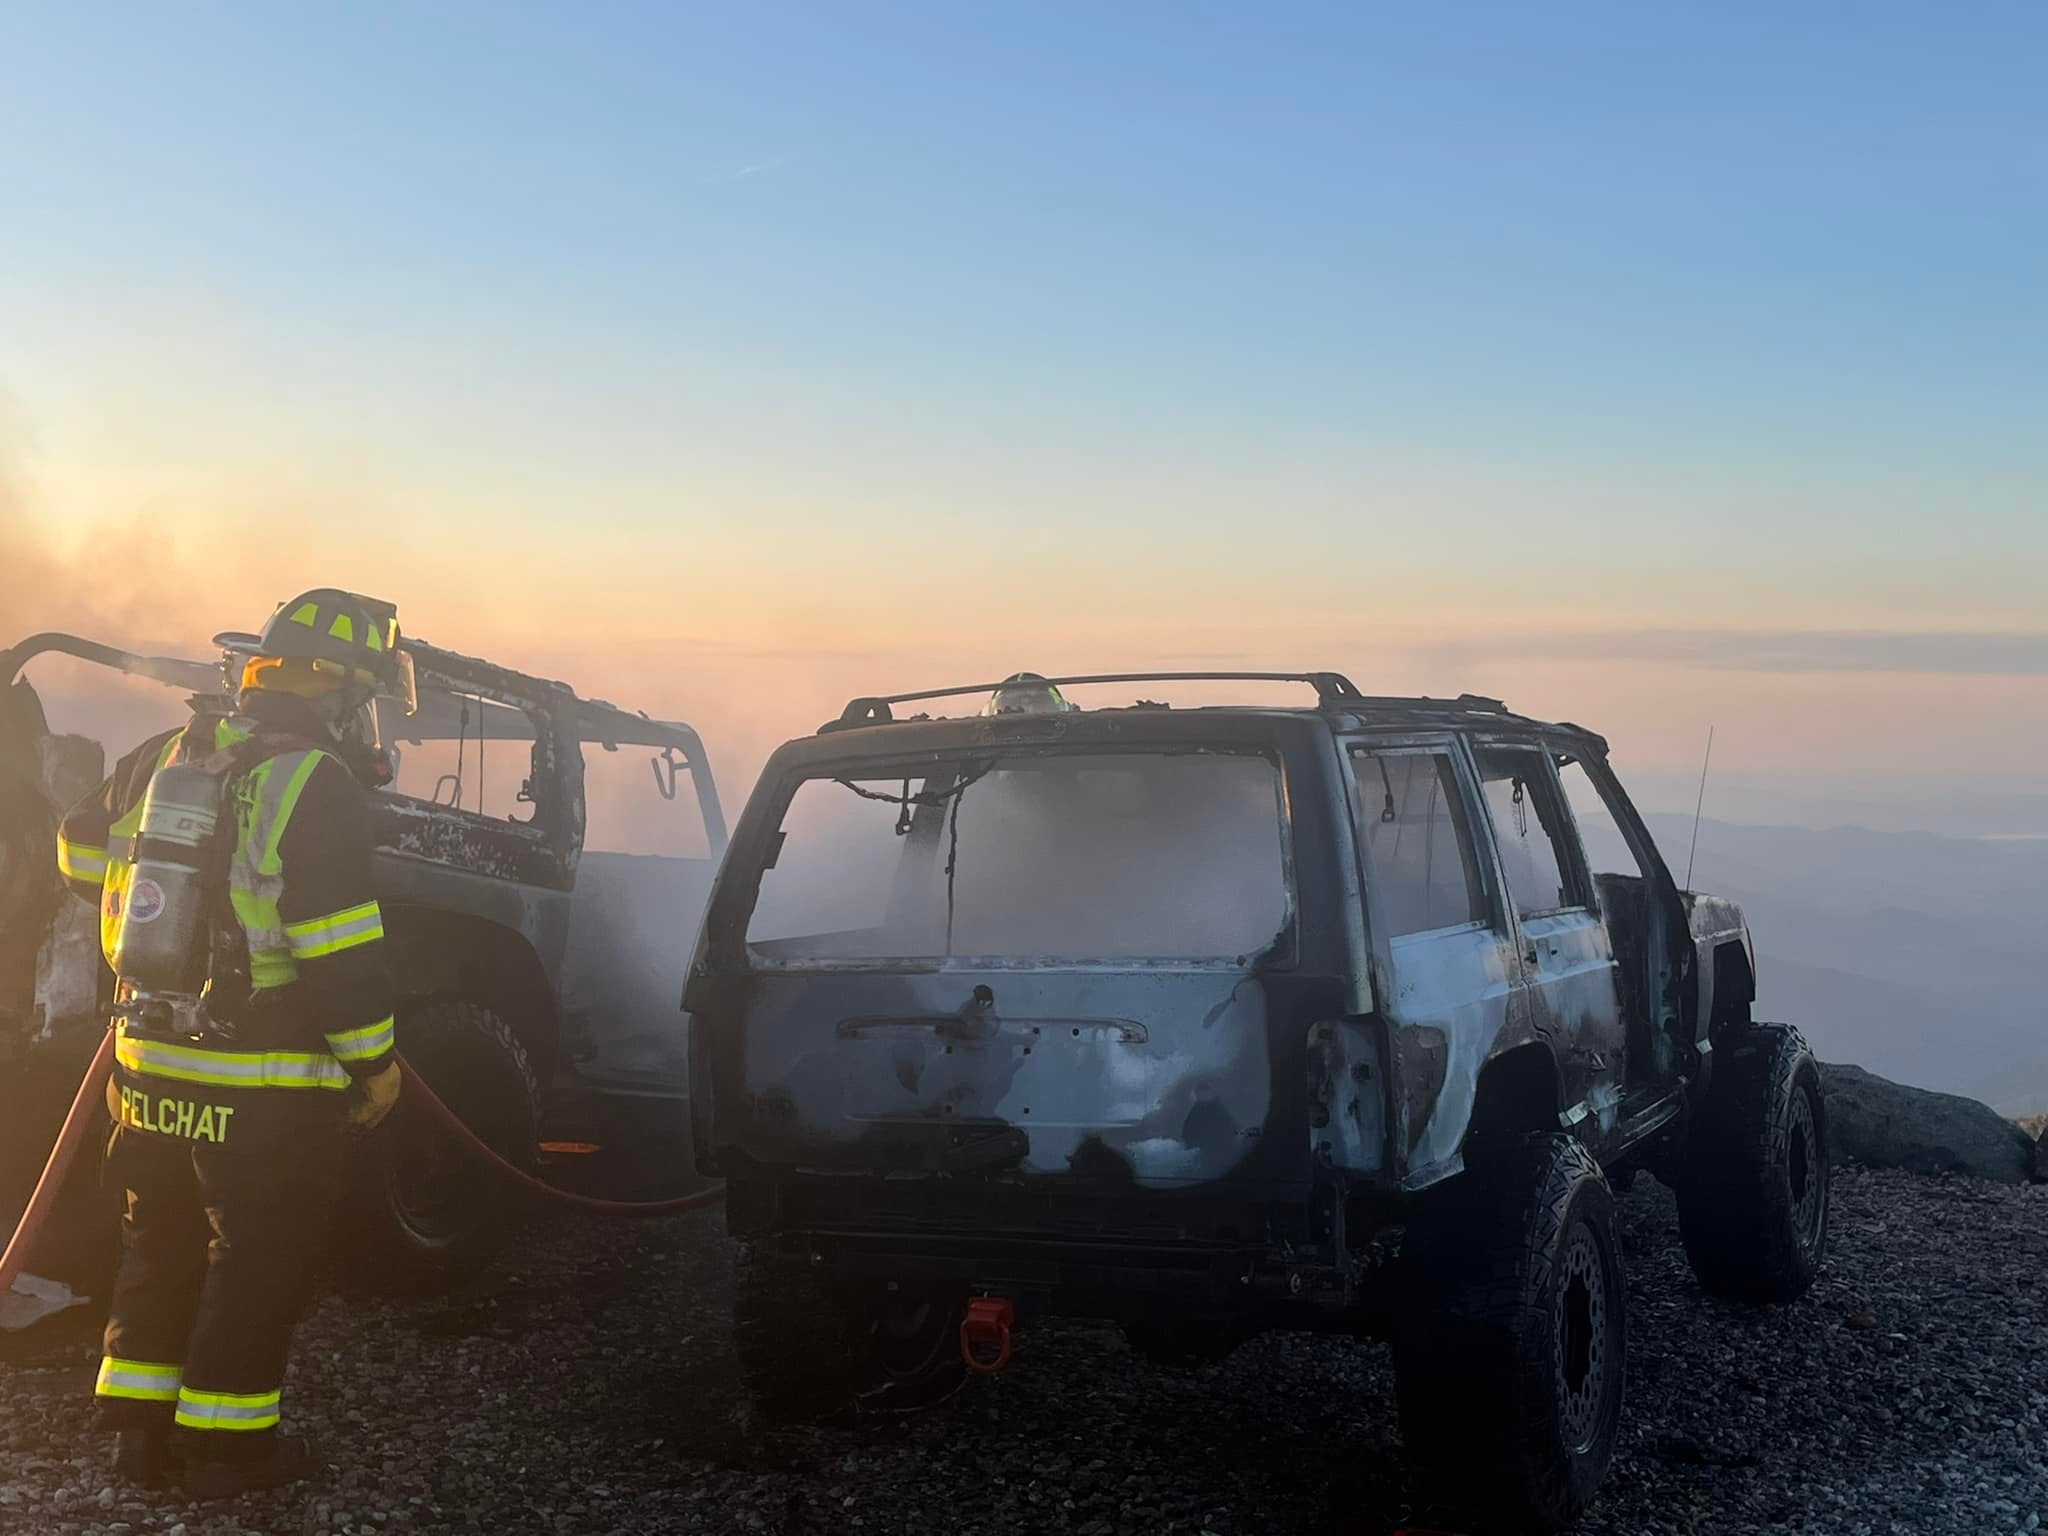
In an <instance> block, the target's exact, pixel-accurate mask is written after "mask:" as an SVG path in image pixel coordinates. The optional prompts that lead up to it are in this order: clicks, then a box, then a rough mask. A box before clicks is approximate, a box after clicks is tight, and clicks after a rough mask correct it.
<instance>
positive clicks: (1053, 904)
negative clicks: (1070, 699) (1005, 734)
mask: <svg viewBox="0 0 2048 1536" xmlns="http://www.w3.org/2000/svg"><path fill="white" fill-rule="evenodd" d="M908 782H909V786H910V790H911V793H912V794H913V796H915V797H918V798H919V799H921V800H922V801H923V803H922V804H916V805H914V806H913V808H912V810H911V812H910V814H909V815H908V817H907V818H906V817H905V815H904V812H903V810H902V807H901V806H900V805H899V804H894V803H891V801H890V797H895V796H899V795H901V794H902V792H903V784H904V781H903V780H900V779H899V780H891V779H888V778H886V777H882V776H877V777H874V778H871V779H864V780H863V781H862V782H861V783H860V784H859V785H858V791H865V794H862V793H859V792H857V791H856V790H855V789H850V788H848V787H847V786H846V785H845V784H842V783H839V782H836V781H834V780H829V779H819V780H811V781H808V782H806V783H805V784H803V785H802V786H801V787H800V788H799V789H798V792H797V794H796V797H795V798H794V800H793V801H792V802H791V805H790V808H789V812H788V814H787V815H786V816H785V818H784V821H783V831H784V834H785V841H784V844H783V847H782V850H781V853H780V856H779V857H778V859H777V862H776V865H775V867H774V868H773V869H772V870H770V871H768V873H767V874H766V875H765V876H764V878H763V881H762V888H761V901H760V904H759V907H758V908H757V910H756V912H755V917H754V923H753V925H752V927H751V929H750V932H749V938H750V941H752V942H754V943H757V944H759V945H760V946H761V947H762V948H763V949H764V951H765V952H767V953H769V954H771V955H774V956H777V957H780V958H784V959H801V958H823V957H836V958H862V959H884V958H903V957H934V956H940V955H948V954H951V955H1000V956H1006V957H1061V958H1068V959H1131V958H1172V959H1198V960H1209V959H1228V958H1233V957H1240V956H1249V955H1253V954H1257V953H1259V952H1260V951H1262V950H1264V949H1266V948H1267V947H1268V946H1269V945H1270V944H1271V943H1272V942H1273V940H1274V938H1275V936H1276V935H1277V934H1278V933H1279V931H1280V930H1281V929H1282V927H1283V926H1284V925H1285V923H1286V920H1287V914H1288V911H1289V901H1288V895H1287V889H1286V884H1285V857H1284V854H1283V851H1282V829H1283V821H1282V814H1283V813H1282V810H1281V801H1280V795H1279V784H1278V773H1277V770H1276V769H1275V768H1274V766H1273V765H1272V764H1271V763H1269V762H1268V761H1266V760H1265V759H1264V758H1261V757H1255V756H1228V755H1220V754H1208V753H1186V752H1183V753H1177V754H1171V755H1169V754H1164V753H1152V754H1147V753H1140V752H1135V751H1134V752H1123V753H1114V754H1085V755H1074V754H1055V755H1050V756H1026V755H1016V756H1010V757H1003V758H997V759H995V760H993V761H992V762H980V763H968V764H963V765H962V768H961V771H960V773H959V775H958V777H955V775H954V774H953V773H950V772H947V773H941V774H936V775H933V776H932V777H930V778H923V779H920V778H916V777H913V778H912V779H910V780H909V781H908ZM871 797H874V798H871ZM899 829H900V830H899Z"/></svg>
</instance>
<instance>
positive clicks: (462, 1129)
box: [398, 1056, 725, 1219]
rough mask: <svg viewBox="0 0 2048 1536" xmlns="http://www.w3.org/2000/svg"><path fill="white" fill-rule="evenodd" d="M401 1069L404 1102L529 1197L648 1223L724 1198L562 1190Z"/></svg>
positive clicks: (402, 1062)
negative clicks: (623, 1196)
mask: <svg viewBox="0 0 2048 1536" xmlns="http://www.w3.org/2000/svg"><path fill="white" fill-rule="evenodd" d="M398 1065H399V1067H400V1068H401V1069H402V1070H403V1071H404V1073H405V1090H404V1092H403V1093H402V1094H401V1095H400V1098H401V1100H403V1099H406V1098H417V1099H418V1100H419V1102H420V1103H421V1104H423V1105H424V1106H425V1107H426V1108H427V1110H428V1111H429V1112H430V1113H431V1114H432V1115H433V1117H434V1118H435V1119H436V1120H438V1121H439V1122H440V1123H441V1126H442V1128H443V1129H444V1130H446V1131H448V1132H449V1133H450V1134H451V1135H453V1136H454V1138H455V1140H456V1142H457V1144H458V1145H460V1146H461V1147H462V1149H463V1150H464V1151H465V1152H468V1153H469V1154H470V1155H471V1156H472V1157H475V1158H477V1159H478V1160H480V1161H486V1162H488V1163H489V1164H490V1165H491V1166H492V1167H493V1168H495V1169H496V1170H497V1171H498V1172H499V1173H500V1174H502V1175H503V1176H504V1177H506V1178H508V1179H511V1180H512V1181H513V1182H514V1183H516V1184H518V1185H519V1186H520V1187H521V1188H523V1189H524V1190H526V1191H527V1192H528V1193H529V1194H533V1195H538V1196H540V1197H541V1198H542V1199H545V1200H552V1201H554V1202H555V1203H556V1204H557V1205H567V1206H572V1207H574V1208H575V1209H577V1210H579V1211H594V1212H596V1213H597V1214H598V1215H600V1216H627V1217H635V1218H640V1219H647V1218H651V1217H656V1216H680V1215H681V1214H682V1213H683V1212H685V1211H697V1210H702V1209H703V1208H704V1207H705V1206H707V1205H716V1204H717V1203H718V1202H719V1201H721V1200H723V1199H724V1198H725V1186H724V1185H723V1184H714V1185H712V1186H711V1187H710V1188H709V1189H700V1190H698V1191H697V1193H695V1194H694V1195H682V1196H679V1197H677V1198H675V1199H673V1200H602V1199H599V1198H598V1197H597V1196H596V1195H579V1194H576V1193H575V1192H574V1191H572V1190H567V1189H562V1188H559V1187H558V1186H556V1185H553V1184H550V1183H548V1182H547V1180H545V1179H537V1178H535V1177H534V1176H533V1175H532V1174H530V1173H528V1172H527V1171H526V1170H525V1169H524V1168H521V1167H519V1166H518V1165H517V1164H514V1163H509V1162H507V1161H506V1160H505V1159H504V1158H502V1157H500V1156H499V1155H498V1154H497V1153H496V1152H495V1151H493V1150H492V1149H491V1148H490V1147H489V1146H487V1145H486V1144H485V1143H484V1142H483V1141H482V1140H481V1139H480V1138H479V1137H478V1136H477V1134H476V1132H474V1131H472V1130H471V1129H470V1128H469V1127H468V1126H466V1125H464V1124H463V1123H462V1121H461V1119H460V1118H458V1117H457V1115H456V1113H455V1111H454V1110H452V1109H450V1108H449V1107H448V1106H447V1105H446V1104H443V1103H442V1102H441V1099H440V1096H439V1095H438V1094H436V1093H435V1092H434V1090H433V1089H431V1088H429V1087H428V1086H427V1085H426V1081H425V1080H424V1079H423V1078H422V1077H421V1076H420V1075H419V1073H417V1072H415V1071H414V1070H413V1067H412V1063H411V1062H409V1061H407V1060H406V1059H405V1058H404V1057H403V1056H400V1057H399V1058H398Z"/></svg>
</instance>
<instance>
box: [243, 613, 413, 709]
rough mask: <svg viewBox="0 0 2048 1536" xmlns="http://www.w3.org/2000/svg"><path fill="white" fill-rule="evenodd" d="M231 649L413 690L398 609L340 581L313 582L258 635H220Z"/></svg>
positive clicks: (385, 687) (387, 688)
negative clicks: (340, 585) (345, 588)
mask: <svg viewBox="0 0 2048 1536" xmlns="http://www.w3.org/2000/svg"><path fill="white" fill-rule="evenodd" d="M214 642H215V643H216V644H217V645H220V646H222V647H224V648H226V649H229V650H235V651H240V652H243V653H245V654H247V655H252V656H262V657H267V658H271V659H275V660H280V661H307V662H312V663H313V664H314V665H315V666H316V667H318V668H319V669H320V670H322V671H327V670H330V669H334V668H345V669H346V671H345V672H344V673H343V674H342V675H344V676H346V677H347V678H348V680H349V681H350V682H353V683H357V684H360V685H362V686H365V687H372V688H376V689H378V690H380V691H391V692H406V693H409V692H410V691H411V673H412V667H411V664H410V659H409V658H408V657H406V656H404V655H403V654H402V653H401V652H400V650H399V634H398V609H397V607H396V606H395V605H393V604H391V603H387V602H384V601H383V600H382V599H379V598H374V597H364V596H362V595H361V594H360V593H355V592H343V591H341V590H340V589H339V588H337V587H315V588H314V589H313V590H312V591H310V592H301V593H300V594H299V595H298V596H297V597H292V598H287V599H285V601H283V602H281V603H279V604H278V605H277V611H276V612H274V613H272V614H271V616H270V621H269V622H268V623H267V624H265V625H264V626H263V632H262V633H261V634H257V635H245V634H227V635H216V636H215V637H214Z"/></svg>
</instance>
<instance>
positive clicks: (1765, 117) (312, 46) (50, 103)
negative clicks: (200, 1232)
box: [0, 4, 2048, 831]
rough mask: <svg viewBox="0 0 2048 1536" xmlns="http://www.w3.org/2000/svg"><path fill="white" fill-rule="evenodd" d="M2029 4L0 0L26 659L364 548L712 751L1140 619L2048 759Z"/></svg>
mask: <svg viewBox="0 0 2048 1536" xmlns="http://www.w3.org/2000/svg"><path fill="white" fill-rule="evenodd" d="M2044 44H2048V14H2044V13H2043V12H2042V11H2041V10H2040V9H2039V8H2037V7H2030V6H2024V5H2013V6H2000V5H1984V6H1976V7H1970V8H1967V9H1966V10H1961V11H1950V12H1945V13H1942V14H1939V15H1937V14H1935V13H1932V12H1929V11H1927V10H1926V9H1924V8H1920V7H1909V6H1903V5H1900V6H1887V5H1879V6H1874V7H1868V8H1863V9H1860V10H1858V11H1857V12H1855V13H1854V14H1853V15H1852V14H1850V13H1845V12H1833V13H1826V14H1823V13H1820V12H1814V13H1811V14H1810V15H1807V16H1804V17H1800V16H1797V15H1794V14H1790V13H1786V12H1784V10H1783V8H1781V7H1763V6H1757V7H1737V8H1733V9H1727V8H1715V9H1713V10H1711V11H1710V10H1707V9H1693V10H1686V11H1673V10H1670V9H1668V8H1651V9H1647V10H1646V9H1644V8H1638V7H1622V6H1613V7H1601V6H1595V7H1581V8H1577V9H1571V10H1567V11H1565V12H1557V11H1554V10H1550V11H1539V10H1531V9H1529V8H1526V7H1502V8H1499V9H1496V10H1487V9H1480V10H1472V11H1466V12H1461V13H1459V14H1458V15H1457V16H1456V17H1455V18H1453V17H1452V16H1451V15H1449V14H1448V13H1444V12H1440V11H1435V10H1431V9H1428V8H1424V9H1421V10H1416V9H1413V8H1409V9H1396V8H1375V7H1354V6H1328V7H1310V8H1303V9H1296V10H1292V11H1289V12H1287V13H1285V14H1284V15H1283V16H1280V17H1277V18H1276V16H1275V15H1274V14H1273V13H1272V12H1270V11H1262V10H1260V9H1259V8H1242V7H1224V6H1181V5H1164V4H1161V5H1134V6H1116V7H1084V6H1051V7H1023V8H1015V9H1010V10H1006V11H1000V12H999V11H996V10H994V9H993V8H990V9H981V8H972V7H959V6H942V5H914V6H912V5H906V6H893V5H892V6H885V7H872V6H862V7H816V8H810V9H808V10H805V11H799V10H795V9H785V8H782V7H774V6H749V7H740V8H723V9H720V10H717V11H709V10H697V9H694V8H686V7H659V8H655V7H647V8H634V7H626V6H616V7H602V8H594V9H593V8H581V9H577V10H573V11H572V10H568V9H561V10H556V11H553V12H551V13H550V14H546V15H542V14H539V13H537V12H534V11H530V10H528V11H524V12H522V11H520V10H516V9H515V10H508V9H506V8H502V7H482V6H476V7H445V6H444V7H436V8H434V11H433V14H432V16H431V17H430V18H429V17H423V16H422V15H421V14H420V13H419V12H418V11H408V12H400V11H397V10H391V9H384V8H379V7H365V8H351V9H349V10H346V11H343V10H325V11H312V10H305V9H290V8H287V9H277V8H268V9H259V8H248V9H245V10H241V11H240V12H239V13H238V14H236V15H234V16H232V17H230V16H229V15H228V14H227V13H226V12H225V10H223V9H221V8H186V9H182V10H178V11H172V10H169V9H159V10H156V11H153V12H150V11H133V10H121V11H109V10H105V9H104V8H93V7H70V8H61V7H39V8H28V7H20V8H15V9H13V10H11V11H9V12H8V13H7V14H6V15H5V16H4V17H0V58H5V59H6V60H7V61H8V76H9V84H8V88H7V90H6V91H4V92H0V229H4V239H0V562H4V570H0V641H5V640H7V639H11V638H13V637H14V635H15V634H16V633H18V632H22V631H26V630H28V629H31V628H37V627H43V626H49V625H61V626H64V627H69V628H79V629H87V630H90V631H93V632H95V633H99V634H102V635H108V636H112V637H117V638H123V639H127V640H130V641H137V642H150V643H160V644H165V645H182V646H185V647H187V648H191V647H194V646H197V645H198V644H199V643H200V642H202V641H203V640H204V638H205V636H206V635H207V634H209V633H210V632H211V631H212V630H213V629H216V628H221V627H227V626H231V625H241V624H247V623H250V622H252V621H253V620H256V619H260V618H261V616H262V615H263V613H264V612H267V610H268V608H269V607H270V605H271V604H272V603H273V602H274V601H275V600H276V599H277V598H279V597H281V596H283V595H284V594H285V593H286V592H287V591H288V590H291V589H293V588H297V587H302V586H306V585H313V584H322V583H336V584H344V585H351V586H355V587H359V588H361V589H363V590H366V591H372V592H376V593H379V594H381V595H384V596H388V597H391V598H393V599H395V600H396V601H397V602H398V603H399V604H400V605H401V608H402V610H403V612H404V615H405V617H406V620H407V621H408V624H409V627H410V628H411V629H412V630H413V631H414V632H416V633H418V634H421V635H424V636H426V637H429V638H431V639H434V640H435V641H437V642H438V643H442V644H446V645H451V646H454V647H456V648H458V649H462V650H467V651H472V652H483V653H487V654H490V655H492V656H494V657H496V658H499V659H502V660H505V661H508V662H512V663H515V664H520V665H525V666H528V667H531V668H534V669H536V670H540V671H544V672H548V673H551V674H556V675H562V676H566V677H567V678H569V679H570V680H571V681H573V682H575V683H577V684H578V685H579V686H580V687H582V688H584V689H585V690H586V691H589V692H593V693H597V694H602V695H605V696H608V697H611V698H613V699H615V700H617V701H618V702H621V703H626V704H630V705H632V706H634V707H641V708H646V709H648V710H650V711H652V712H656V713H665V714H679V715H683V716H686V717H688V718H690V719H692V720H693V721H694V722H696V723H697V724H698V725H699V726H700V728H701V729H702V730H703V731H704V733H705V735H706V737H707V739H708V740H709V741H710V742H711V744H712V747H713V751H714V753H715V754H718V766H719V767H720V769H721V772H722V773H723V774H724V775H725V776H726V777H727V778H728V779H729V780H737V781H739V782H738V783H735V784H734V785H733V788H734V789H735V790H737V789H738V788H740V787H742V786H743V784H744V780H745V778H746V777H747V776H748V775H749V774H750V773H751V771H752V768H753V767H754V766H755V765H756V764H757V763H758V761H759V759H760V757H761V756H762V755H763V754H764V753H765V752H766V751H767V750H768V749H769V747H770V746H772V745H773V743H774V741H776V740H778V739H780V738H781V737H783V736H787V735H789V734H793V733H796V732H799V731H804V730H808V729H810V728H811V727H813V726H814V725H815V724H816V723H817V722H818V721H819V720H820V719H822V718H824V717H825V716H827V715H829V714H832V713H835V712H836V711H837V709H838V707H839V705H840V703H841V702H843V700H844V698H845V697H846V696H847V695H848V694H850V693H853V692H866V691H880V690H889V689H897V688H911V687H917V686H920V685H927V684H932V683H936V682H944V681H952V680H964V679H966V678H968V677H970V676H972V675H975V674H996V673H1001V672H1007V671H1009V670H1012V669H1015V668H1018V667H1032V668H1036V669H1039V670H1043V671H1053V670H1068V669H1074V670H1099V669H1103V668H1106V667H1111V666H1124V665H1129V666H1186V667H1198V666H1232V667H1237V666H1242V667H1279V666H1332V667H1338V668H1341V669H1343V670H1346V671H1348V672H1350V673H1351V674H1352V675H1353V676H1354V677H1355V678H1357V680H1358V681H1359V682H1360V683H1361V684H1362V685H1364V686H1365V687H1367V689H1368V690H1369V691H1406V690H1421V691H1428V692H1433V693H1451V692H1457V691H1459V690H1460V689H1465V688H1470V689H1474V690H1477V691H1482V692H1487V693H1494V694H1500V695H1503V696H1505V697H1506V698H1507V699H1508V700H1509V702H1510V703H1511V704H1513V705H1515V706H1516V707H1518V708H1523V709H1527V710H1529V711H1532V712H1535V713H1541V714H1550V715H1559V716H1567V717H1570V718H1574V719H1578V720H1581V721H1583V722H1585V723H1587V724H1591V725H1594V726H1595V727H1596V728H1598V729H1601V730H1603V731H1604V732H1605V733H1606V734H1608V735H1609V736H1610V737H1611V738H1612V739H1613V740H1614V742H1615V744H1616V751H1617V755H1618V757H1620V758H1621V759H1622V761H1623V762H1624V764H1625V765H1632V766H1633V767H1634V768H1635V769H1636V770H1637V772H1638V773H1640V774H1642V775H1644V776H1646V777H1647V778H1648V779H1649V780H1650V781H1651V782H1654V783H1656V784H1659V785H1664V784H1669V785H1671V786H1677V785H1679V784H1681V783H1682V782H1683V781H1684V780H1685V779H1686V777H1687V776H1688V775H1689V774H1690V773H1694V772H1696V771H1697V763H1698V755H1699V751H1700V747H1701V745H1702V742H1703V740H1704V737H1705V734H1706V730H1707V727H1708V725H1709V724H1713V725H1714V726H1715V727H1716V729H1717V733H1718V734H1717V745H1716V758H1717V763H1718V764H1720V765H1721V766H1723V767H1725V769H1726V770H1727V772H1728V773H1729V774H1730V775H1732V776H1733V777H1734V778H1735V779H1739V780H1743V781H1745V782H1749V783H1750V784H1751V785H1752V787H1755V788H1758V789H1759V791H1760V792H1761V791H1766V790H1771V789H1772V788H1773V787H1774V786H1775V787H1776V788H1781V789H1783V790H1784V792H1785V793H1787V794H1795V793H1806V792H1808V791H1812V792H1815V793H1819V794H1821V795H1822V796H1823V797H1825V796H1826V795H1833V794H1836V793H1839V794H1841V795H1842V796H1843V797H1845V799H1847V800H1853V799H1854V798H1855V797H1856V796H1857V795H1860V794H1863V793H1864V792H1865V791H1866V790H1867V791H1868V792H1869V793H1870V794H1890V793H1892V792H1893V790H1892V789H1890V788H1887V787H1886V786H1894V787H1896V782H1898V781H1906V780H1911V781H1913V782H1915V783H1921V782H1924V781H1928V780H1946V781H1950V782H1952V783H1954V784H1967V785H1975V786H1980V787H1981V786H1990V787H1994V788H1995V787H1997V786H2001V785H2003V786H2010V787H2014V788H2016V789H2020V790H2026V791H2028V792H2031V793H2034V794H2037V795H2038V794H2039V793H2040V784H2041V775H2040V770H2039V764H2040V762H2041V760H2042V757H2043V754H2044V752H2048V595H2044V594H2048V285H2044V283H2043V281H2042V275H2043V273H2044V272H2048V195H2044V194H2048V97H2044V93H2043V92H2042V91H2041V89H2040V74H2039V70H2040V61H2041V58H2042V57H2043V53H2042V49H2043V45H2044ZM167 578H168V579H167ZM1659 793H1662V791H1661V790H1660V791H1659ZM1651 798H1656V797H1655V796H1652V797H1651ZM1666 798H1669V799H1672V800H1674V801H1675V800H1676V799H1677V798H1679V797H1678V794H1677V792H1676V790H1675V788H1674V790H1673V792H1672V793H1671V794H1670V795H1669V796H1666ZM1799 814H1800V815H1801V816H1804V817H1813V816H1818V815H1820V814H1822V813H1821V812H1818V811H1801V812H1800V813H1799ZM1843 819H1853V818H1851V817H1848V816H1844V818H1843ZM2014 830H2039V831H2048V825H2044V826H2042V827H2039V828H2029V827H2017V828H2014Z"/></svg>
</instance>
